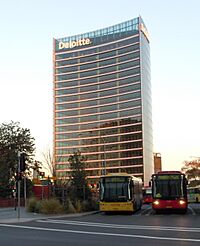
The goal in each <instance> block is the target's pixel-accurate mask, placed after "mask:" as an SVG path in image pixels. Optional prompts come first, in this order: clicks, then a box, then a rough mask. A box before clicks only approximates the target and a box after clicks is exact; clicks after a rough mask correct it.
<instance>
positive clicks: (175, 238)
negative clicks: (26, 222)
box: [0, 224, 200, 242]
mask: <svg viewBox="0 0 200 246" xmlns="http://www.w3.org/2000/svg"><path fill="white" fill-rule="evenodd" d="M0 227H11V228H20V229H29V230H38V231H52V232H64V233H78V234H87V235H88V234H89V235H101V236H112V237H130V238H140V239H154V240H167V241H181V242H183V241H186V242H200V239H195V238H179V237H174V238H172V237H170V238H169V237H154V236H144V235H131V234H116V233H104V232H90V231H75V230H64V229H56V228H55V229H53V228H43V227H32V226H22V225H9V224H0Z"/></svg>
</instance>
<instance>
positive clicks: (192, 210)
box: [188, 205, 196, 215]
mask: <svg viewBox="0 0 200 246" xmlns="http://www.w3.org/2000/svg"><path fill="white" fill-rule="evenodd" d="M188 208H189V209H190V210H191V212H192V215H196V213H195V211H194V209H193V208H192V207H191V206H190V205H189V206H188Z"/></svg>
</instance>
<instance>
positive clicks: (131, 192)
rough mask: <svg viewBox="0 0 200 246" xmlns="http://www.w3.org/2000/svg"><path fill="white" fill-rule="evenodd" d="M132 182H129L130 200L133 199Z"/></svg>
mask: <svg viewBox="0 0 200 246" xmlns="http://www.w3.org/2000/svg"><path fill="white" fill-rule="evenodd" d="M133 186H134V184H133V180H131V181H130V195H131V199H132V198H133Z"/></svg>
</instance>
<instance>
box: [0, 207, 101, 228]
mask: <svg viewBox="0 0 200 246" xmlns="http://www.w3.org/2000/svg"><path fill="white" fill-rule="evenodd" d="M93 213H97V212H95V211H92V212H86V213H78V214H77V213H76V214H62V215H59V214H55V215H52V214H51V215H44V214H37V213H30V212H27V211H26V208H25V207H20V210H18V208H17V209H16V210H15V209H14V208H13V207H10V208H0V224H3V223H19V222H28V221H32V220H37V219H45V218H46V219H47V218H64V217H65V218H66V217H80V216H84V215H89V214H93Z"/></svg>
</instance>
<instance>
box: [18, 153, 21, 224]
mask: <svg viewBox="0 0 200 246" xmlns="http://www.w3.org/2000/svg"><path fill="white" fill-rule="evenodd" d="M20 156H21V153H20V152H18V167H17V172H18V173H17V215H18V219H20V183H21V181H20Z"/></svg>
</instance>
